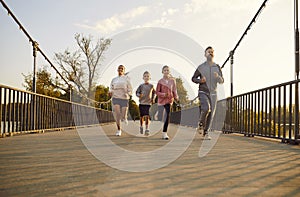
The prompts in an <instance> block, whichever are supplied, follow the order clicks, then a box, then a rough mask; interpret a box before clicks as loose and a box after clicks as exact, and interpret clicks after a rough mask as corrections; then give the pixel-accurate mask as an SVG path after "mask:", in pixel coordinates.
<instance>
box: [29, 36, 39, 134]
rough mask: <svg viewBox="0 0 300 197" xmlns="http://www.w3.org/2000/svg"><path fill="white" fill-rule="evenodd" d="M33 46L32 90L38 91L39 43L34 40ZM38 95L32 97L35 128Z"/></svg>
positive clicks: (32, 123) (32, 127)
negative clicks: (37, 56)
mask: <svg viewBox="0 0 300 197" xmlns="http://www.w3.org/2000/svg"><path fill="white" fill-rule="evenodd" d="M32 47H33V54H32V55H33V79H32V92H33V93H36V54H37V51H38V43H37V42H36V41H33V42H32ZM35 111H36V95H35V94H33V95H32V98H31V129H32V130H35V126H36V125H35V122H36V112H35Z"/></svg>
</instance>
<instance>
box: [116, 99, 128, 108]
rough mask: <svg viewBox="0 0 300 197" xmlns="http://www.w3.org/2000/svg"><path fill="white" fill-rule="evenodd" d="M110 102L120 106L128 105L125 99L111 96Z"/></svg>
mask: <svg viewBox="0 0 300 197" xmlns="http://www.w3.org/2000/svg"><path fill="white" fill-rule="evenodd" d="M112 103H113V105H120V107H128V100H127V99H119V98H112Z"/></svg>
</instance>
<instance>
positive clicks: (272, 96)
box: [170, 80, 300, 144]
mask: <svg viewBox="0 0 300 197" xmlns="http://www.w3.org/2000/svg"><path fill="white" fill-rule="evenodd" d="M299 82H300V80H294V81H290V82H286V83H283V84H279V85H275V86H271V87H267V88H263V89H259V90H255V91H252V92H249V93H245V94H241V95H237V96H234V97H229V98H227V99H224V100H219V101H218V103H217V108H216V113H215V117H214V120H213V124H212V128H213V129H215V130H222V131H223V133H241V134H244V135H245V136H249V137H253V136H262V137H267V138H277V139H281V140H282V142H288V143H296V144H298V143H299V142H300V136H299V126H300V125H299V101H297V99H296V94H299V91H298V90H297V89H298V88H299ZM298 96H299V95H298ZM170 121H171V122H172V123H175V124H180V125H186V126H192V127H197V124H198V121H199V107H191V108H187V109H184V110H182V111H175V112H172V114H171V119H170Z"/></svg>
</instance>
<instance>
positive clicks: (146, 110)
mask: <svg viewBox="0 0 300 197" xmlns="http://www.w3.org/2000/svg"><path fill="white" fill-rule="evenodd" d="M139 109H140V116H141V117H143V116H149V109H150V105H142V104H140V105H139Z"/></svg>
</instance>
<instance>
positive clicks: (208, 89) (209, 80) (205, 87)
mask: <svg viewBox="0 0 300 197" xmlns="http://www.w3.org/2000/svg"><path fill="white" fill-rule="evenodd" d="M205 57H206V61H205V62H204V63H202V64H201V65H199V66H198V68H197V69H196V71H195V73H194V75H193V77H192V81H193V82H194V83H197V84H199V90H198V97H199V99H200V117H199V127H198V130H199V132H201V130H202V129H203V130H204V132H203V136H205V137H206V138H207V139H211V138H210V136H209V135H208V131H209V129H210V127H211V124H212V121H213V117H214V114H215V110H216V105H217V85H218V83H219V84H222V83H224V78H223V74H222V71H221V68H220V66H219V65H218V64H216V63H215V62H214V61H213V58H214V50H213V48H212V47H211V46H209V47H207V48H206V49H205Z"/></svg>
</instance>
